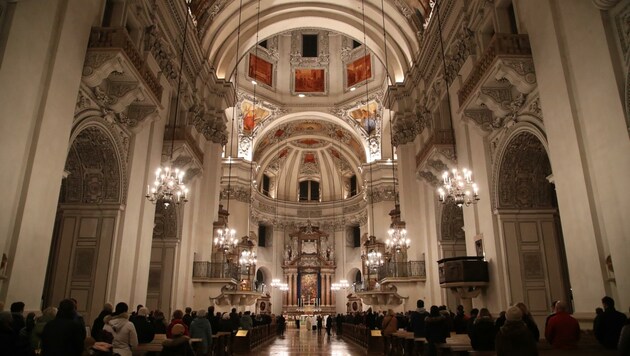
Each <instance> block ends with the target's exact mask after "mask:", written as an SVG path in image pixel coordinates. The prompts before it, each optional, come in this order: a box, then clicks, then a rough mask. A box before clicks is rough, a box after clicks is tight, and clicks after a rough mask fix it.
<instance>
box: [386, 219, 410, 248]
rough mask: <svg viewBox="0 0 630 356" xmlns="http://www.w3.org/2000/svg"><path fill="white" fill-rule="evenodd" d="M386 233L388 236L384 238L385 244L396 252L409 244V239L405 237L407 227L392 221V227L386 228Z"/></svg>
mask: <svg viewBox="0 0 630 356" xmlns="http://www.w3.org/2000/svg"><path fill="white" fill-rule="evenodd" d="M387 234H389V238H388V239H387V240H385V244H386V245H387V247H389V248H391V249H393V250H395V251H396V252H400V251H402V250H403V249H407V248H409V247H410V246H411V240H410V239H409V238H407V229H405V228H404V227H403V226H401V225H398V224H395V223H392V227H391V228H390V229H389V230H387Z"/></svg>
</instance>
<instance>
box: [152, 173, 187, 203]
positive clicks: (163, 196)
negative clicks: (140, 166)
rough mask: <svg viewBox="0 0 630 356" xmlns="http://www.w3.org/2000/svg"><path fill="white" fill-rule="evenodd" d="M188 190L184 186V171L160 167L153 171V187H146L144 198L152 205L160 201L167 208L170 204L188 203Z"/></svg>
mask: <svg viewBox="0 0 630 356" xmlns="http://www.w3.org/2000/svg"><path fill="white" fill-rule="evenodd" d="M187 195H188V188H186V185H184V171H180V170H179V168H175V169H171V167H170V166H166V167H164V168H162V167H160V168H158V169H157V170H156V171H155V182H153V187H151V186H150V185H147V195H146V198H147V199H149V201H150V202H151V203H153V204H155V203H156V202H157V201H162V202H163V203H164V206H165V207H167V208H168V206H169V205H170V204H171V203H175V204H176V205H179V204H180V203H185V202H187V201H188V199H187V198H186V197H187Z"/></svg>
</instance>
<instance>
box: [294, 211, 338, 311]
mask: <svg viewBox="0 0 630 356" xmlns="http://www.w3.org/2000/svg"><path fill="white" fill-rule="evenodd" d="M289 237H290V241H287V244H286V246H285V251H284V260H283V263H282V269H283V271H284V279H285V282H286V283H287V284H288V285H289V290H288V291H287V292H286V294H285V296H284V300H283V305H282V312H283V313H286V314H291V315H301V314H314V313H322V314H329V313H334V312H335V306H334V304H335V298H334V294H333V293H332V292H331V290H330V285H331V284H332V283H333V279H334V278H335V269H336V265H335V257H334V253H335V251H334V241H328V234H327V233H325V232H323V231H320V230H319V227H317V226H312V225H311V222H310V221H308V222H307V224H306V226H302V227H300V228H299V229H298V231H296V232H294V233H291V234H289Z"/></svg>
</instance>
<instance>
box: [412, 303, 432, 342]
mask: <svg viewBox="0 0 630 356" xmlns="http://www.w3.org/2000/svg"><path fill="white" fill-rule="evenodd" d="M416 308H417V309H416V310H415V311H413V312H411V314H410V315H409V330H408V331H412V332H413V337H424V336H425V332H424V320H425V319H426V318H427V316H429V313H427V311H426V309H424V300H422V299H418V300H417V301H416Z"/></svg>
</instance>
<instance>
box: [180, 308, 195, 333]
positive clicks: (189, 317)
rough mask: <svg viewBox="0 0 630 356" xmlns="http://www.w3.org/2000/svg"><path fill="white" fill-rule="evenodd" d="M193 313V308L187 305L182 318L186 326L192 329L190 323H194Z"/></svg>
mask: <svg viewBox="0 0 630 356" xmlns="http://www.w3.org/2000/svg"><path fill="white" fill-rule="evenodd" d="M191 313H192V308H191V307H186V309H185V314H184V317H183V318H182V320H183V321H184V324H186V326H187V327H188V328H189V329H190V323H192V321H193V317H192V315H191Z"/></svg>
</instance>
